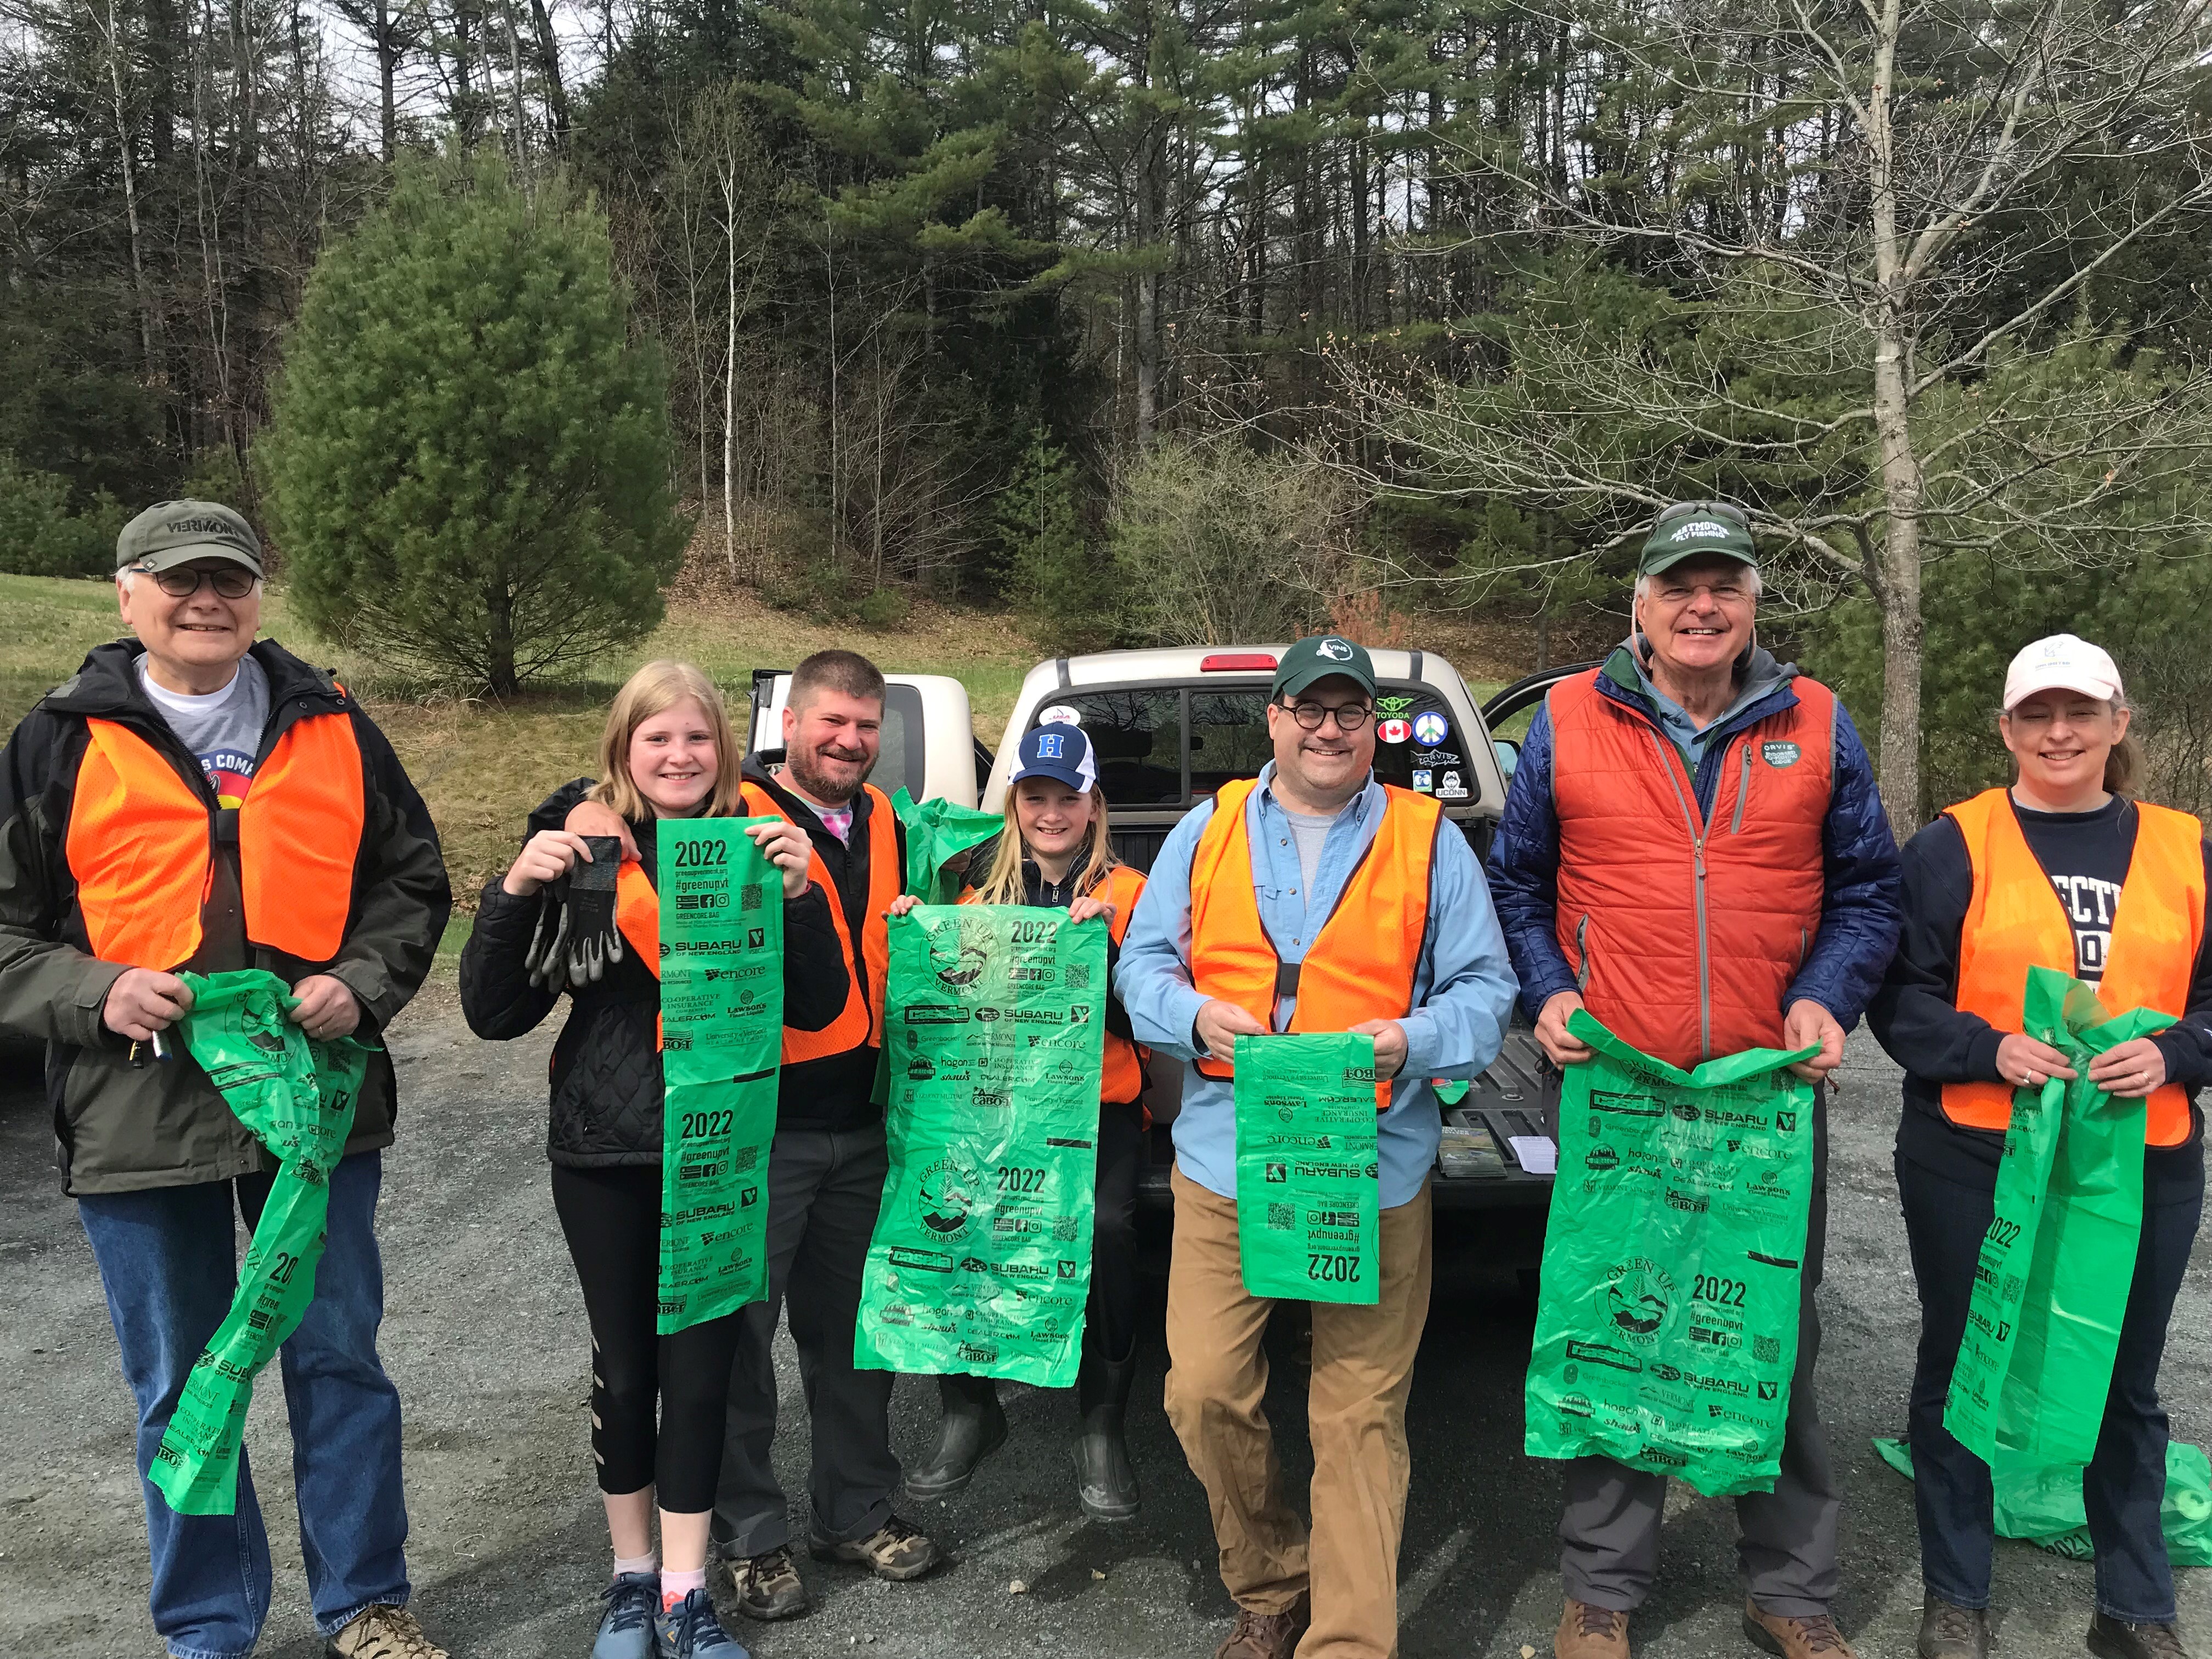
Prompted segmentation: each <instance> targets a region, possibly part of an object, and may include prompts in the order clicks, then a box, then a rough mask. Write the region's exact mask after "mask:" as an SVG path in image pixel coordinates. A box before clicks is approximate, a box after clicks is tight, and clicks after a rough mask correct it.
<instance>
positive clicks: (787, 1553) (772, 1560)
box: [729, 1544, 807, 1623]
mask: <svg viewBox="0 0 2212 1659" xmlns="http://www.w3.org/2000/svg"><path fill="white" fill-rule="evenodd" d="M729 1565H730V1589H732V1591H734V1592H735V1595H736V1601H737V1607H738V1612H739V1613H743V1614H744V1616H745V1617H746V1618H748V1619H757V1620H761V1621H763V1623H773V1622H774V1621H775V1620H779V1619H796V1618H798V1617H799V1614H801V1613H805V1611H806V1608H807V1601H806V1584H805V1580H803V1579H801V1578H800V1577H799V1569H798V1567H797V1566H796V1565H793V1562H792V1559H791V1547H790V1546H789V1545H787V1544H778V1545H777V1546H776V1547H775V1548H774V1549H772V1550H767V1551H764V1552H763V1553H761V1554H759V1555H750V1556H743V1557H739V1558H738V1559H734V1560H732V1562H731V1563H730V1564H729Z"/></svg>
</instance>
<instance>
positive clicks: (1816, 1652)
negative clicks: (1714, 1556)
mask: <svg viewBox="0 0 2212 1659" xmlns="http://www.w3.org/2000/svg"><path fill="white" fill-rule="evenodd" d="M1743 1633H1744V1634H1745V1635H1746V1636H1747V1637H1749V1638H1751V1640H1752V1642H1753V1644H1755V1645H1757V1646H1759V1647H1762V1648H1765V1650H1767V1651H1768V1652H1769V1653H1771V1654H1775V1655H1777V1656H1778V1659H1859V1656H1858V1655H1857V1653H1856V1652H1854V1651H1853V1650H1852V1648H1851V1644H1850V1643H1849V1642H1846V1641H1845V1640H1844V1633H1843V1632H1841V1631H1839V1630H1838V1629H1837V1628H1836V1621H1835V1620H1832V1619H1831V1618H1830V1617H1828V1615H1827V1614H1826V1613H1814V1615H1813V1616H1812V1617H1811V1618H1809V1619H1798V1618H1795V1617H1793V1616H1791V1615H1790V1614H1789V1613H1769V1612H1767V1611H1766V1609H1765V1608H1764V1607H1760V1606H1759V1604H1758V1603H1757V1602H1755V1601H1746V1602H1745V1603H1744V1604H1743Z"/></svg>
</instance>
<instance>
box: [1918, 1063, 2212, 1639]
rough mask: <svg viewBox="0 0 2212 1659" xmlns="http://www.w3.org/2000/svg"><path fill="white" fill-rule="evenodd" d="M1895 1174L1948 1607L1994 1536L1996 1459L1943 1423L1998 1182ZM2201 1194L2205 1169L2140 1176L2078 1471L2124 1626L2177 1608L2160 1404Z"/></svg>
mask: <svg viewBox="0 0 2212 1659" xmlns="http://www.w3.org/2000/svg"><path fill="white" fill-rule="evenodd" d="M1905 1109H1906V1110H1907V1111H1911V1109H1912V1108H1911V1107H1910V1106H1907V1107H1906V1108H1905ZM1897 1184H1898V1190H1899V1194H1900V1195H1901V1196H1902V1197H1903V1199H1904V1200H1905V1237H1906V1239H1907V1240H1908V1241H1909V1243H1910V1244H1911V1250H1912V1273H1913V1277H1914V1279H1917V1281H1918V1283H1919V1287H1920V1353H1919V1361H1918V1364H1917V1366H1916V1368H1915V1370H1914V1372H1913V1377H1912V1401H1911V1418H1910V1422H1911V1431H1910V1437H1911V1445H1912V1473H1913V1502H1914V1504H1915V1506H1916V1507H1917V1510H1918V1511H1919V1518H1920V1574H1921V1577H1922V1578H1923V1580H1924V1581H1925V1583H1926V1584H1927V1587H1928V1591H1929V1594H1930V1595H1936V1596H1940V1597H1942V1599H1943V1600H1944V1601H1948V1602H1951V1603H1952V1604H1953V1605H1954V1606H1956V1607H1987V1606H1989V1604H1990V1557H1991V1555H1992V1553H1993V1552H1994V1549H1995V1541H1996V1506H1995V1505H1996V1500H1995V1497H1994V1494H1993V1493H1992V1492H1991V1491H1990V1468H1989V1465H1988V1464H1986V1463H1984V1462H1982V1460H1981V1459H1980V1458H1978V1457H1977V1456H1975V1455H1973V1453H1972V1452H1970V1451H1968V1450H1967V1449H1966V1448H1965V1447H1964V1446H1962V1445H1960V1443H1959V1442H1958V1440H1957V1439H1956V1438H1955V1437H1954V1436H1953V1435H1952V1433H1951V1431H1949V1430H1948V1429H1947V1428H1945V1427H1944V1426H1943V1404H1944V1401H1945V1400H1946V1399H1948V1396H1949V1395H1950V1391H1951V1368H1952V1365H1953V1364H1954V1362H1955V1361H1956V1360H1957V1358H1958V1357H1959V1344H1960V1341H1961V1340H1963V1339H1964V1337H1965V1335H1966V1309H1967V1306H1968V1304H1970V1303H1971V1302H1972V1300H1973V1294H1974V1266H1975V1263H1976V1261H1978V1259H1979V1257H1980V1255H1981V1245H1982V1235H1983V1234H1984V1233H1985V1232H1987V1231H1989V1225H1990V1220H1991V1218H1993V1217H1994V1216H1995V1215H1996V1192H1995V1191H1994V1189H1990V1188H1979V1187H1968V1186H1962V1185H1961V1184H1960V1183H1959V1182H1955V1181H1950V1180H1947V1179H1945V1178H1944V1177H1943V1176H1940V1175H1937V1174H1936V1173H1935V1172H1934V1171H1933V1170H1927V1169H1924V1168H1923V1167H1922V1166H1921V1165H1919V1164H1915V1163H1912V1162H1911V1161H1910V1160H1909V1159H1907V1158H1904V1157H1902V1156H1900V1157H1899V1158H1898V1159H1897ZM2203 1202H2204V1187H2203V1178H2202V1176H2201V1175H2200V1176H2198V1177H2197V1180H2196V1181H2195V1182H2194V1183H2193V1185H2192V1184H2191V1182H2188V1181H2186V1180H2183V1181H2179V1182H2146V1183H2145V1186H2144V1190H2143V1218H2142V1241H2141V1243H2138V1245H2137V1246H2136V1273H2135V1280H2134V1283H2133V1284H2131V1285H2130V1286H2129V1288H2128V1304H2127V1309H2126V1311H2125V1312H2124V1313H2123V1314H2122V1315H2121V1317H2120V1346H2119V1353H2118V1357H2117V1358H2116V1359H2115V1361H2114V1363H2113V1366H2112V1392H2111V1394H2110V1395H2107V1396H2106V1401H2105V1420H2104V1423H2103V1425H2101V1426H2100V1428H2099V1430H2098V1432H2097V1451H2096V1455H2095V1456H2094V1457H2093V1459H2092V1460H2091V1461H2090V1463H2089V1467H2088V1468H2087V1469H2086V1470H2084V1471H2083V1472H2082V1477H2081V1498H2082V1503H2083V1506H2084V1507H2085V1508H2086V1509H2087V1511H2088V1518H2089V1538H2090V1541H2091V1542H2092V1543H2093V1545H2094V1546H2095V1547H2096V1553H2097V1610H2098V1611H2099V1612H2100V1613H2104V1614H2105V1615H2106V1616H2107V1617H2108V1618H2113V1619H2124V1620H2128V1621H2129V1622H2130V1624H2146V1623H2148V1624H2171V1623H2172V1620H2173V1569H2172V1566H2171V1565H2169V1563H2168V1562H2167V1559H2166V1534H2165V1531H2164V1529H2163V1528H2161V1526H2160V1521H2159V1505H2160V1504H2161V1503H2162V1502H2163V1501H2164V1499H2165V1497H2166V1412H2165V1410H2164V1408H2163V1407H2160V1405H2159V1403H2158V1367H2159V1361H2160V1359H2161V1358H2163V1357H2164V1355H2165V1352H2166V1322H2167V1320H2168V1319H2169V1318H2170V1317H2171V1316H2172V1313H2173V1300H2174V1297H2175V1296H2176V1295H2177V1294H2179V1291H2180V1289H2181V1279H2182V1274H2183V1273H2185V1271H2186V1270H2187V1268H2188V1266H2189V1251H2190V1246H2191V1243H2194V1241H2195V1239H2196V1237H2197V1218H2198V1216H2199V1214H2200V1213H2201V1212H2202V1210H2203Z"/></svg>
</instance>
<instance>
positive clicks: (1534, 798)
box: [1490, 708, 1575, 1020]
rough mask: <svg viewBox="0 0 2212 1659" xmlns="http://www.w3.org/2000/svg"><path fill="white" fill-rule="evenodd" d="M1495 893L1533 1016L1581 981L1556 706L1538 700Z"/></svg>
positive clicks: (1497, 850)
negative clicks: (1568, 880) (1570, 904)
mask: <svg viewBox="0 0 2212 1659" xmlns="http://www.w3.org/2000/svg"><path fill="white" fill-rule="evenodd" d="M1490 897H1491V902H1492V903H1493V904H1494V905H1495V906H1496V907H1497V909H1498V926H1499V927H1501V928H1503V929H1504V933H1505V951H1506V955H1507V956H1509V957H1511V958H1512V962H1513V971H1514V973H1515V974H1516V975H1518V976H1519V978H1520V981H1521V1006H1522V1008H1523V1009H1525V1010H1526V1011H1527V1012H1528V1018H1530V1019H1532V1020H1533V1019H1534V1018H1536V1016H1537V1015H1538V1014H1540V1013H1541V1012H1543V1008H1544V1004H1545V1003H1546V1002H1547V1001H1549V1000H1551V999H1552V998H1553V997H1554V996H1557V995H1558V994H1559V993H1560V992H1562V991H1571V990H1573V989H1574V988H1575V970H1574V969H1572V968H1571V967H1569V966H1568V965H1567V958H1566V956H1565V953H1564V952H1562V951H1560V949H1559V813H1558V812H1557V811H1556V810H1555V809H1554V806H1553V799H1552V714H1551V710H1550V709H1549V708H1538V709H1537V710H1536V714H1535V718H1534V720H1530V721H1529V722H1528V736H1527V737H1526V738H1523V739H1522V743H1521V756H1520V759H1519V760H1518V761H1517V762H1516V763H1515V765H1514V768H1513V781H1512V783H1511V784H1510V786H1509V787H1507V789H1506V791H1505V813H1504V817H1502V818H1501V819H1499V821H1498V838H1497V840H1496V841H1494V842H1492V843H1491V848H1490Z"/></svg>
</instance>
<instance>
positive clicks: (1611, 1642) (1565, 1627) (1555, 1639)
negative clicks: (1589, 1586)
mask: <svg viewBox="0 0 2212 1659" xmlns="http://www.w3.org/2000/svg"><path fill="white" fill-rule="evenodd" d="M1552 1651H1553V1654H1554V1655H1556V1656H1557V1659H1628V1615H1627V1614H1626V1613H1616V1612H1614V1611H1613V1609H1612V1608H1611V1607H1592V1606H1591V1605H1590V1604H1589V1602H1587V1601H1576V1600H1575V1599H1574V1598H1573V1597H1572V1596H1570V1597H1568V1598H1567V1605H1566V1610H1565V1612H1563V1613H1560V1614H1559V1629H1558V1630H1557V1631H1556V1632H1553V1636H1552Z"/></svg>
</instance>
